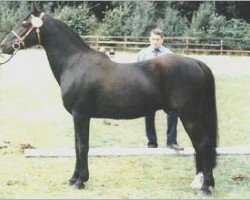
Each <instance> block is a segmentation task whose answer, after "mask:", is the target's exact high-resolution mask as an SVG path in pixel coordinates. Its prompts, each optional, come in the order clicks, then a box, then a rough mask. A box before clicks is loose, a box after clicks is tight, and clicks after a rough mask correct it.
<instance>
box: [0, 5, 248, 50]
mask: <svg viewBox="0 0 250 200" xmlns="http://www.w3.org/2000/svg"><path fill="white" fill-rule="evenodd" d="M35 4H36V6H37V7H38V8H39V9H42V10H44V11H45V12H46V13H47V14H49V15H52V16H54V17H55V18H58V19H59V20H62V21H64V22H65V23H66V24H68V25H69V26H70V27H71V28H73V29H74V30H75V31H76V32H78V33H79V34H80V35H97V34H98V35H114V36H125V35H126V36H136V37H140V36H148V35H149V32H150V31H151V30H152V29H153V28H156V27H158V28H160V29H162V30H163V31H164V35H165V36H195V37H203V38H205V37H209V38H211V39H213V38H222V39H224V40H225V39H227V40H228V38H241V39H244V40H245V42H242V41H239V42H237V43H233V42H230V41H229V40H228V41H227V42H226V43H227V44H226V47H227V48H240V49H249V48H250V44H249V40H248V39H246V38H250V24H249V23H248V22H247V21H245V20H243V19H238V18H237V17H238V16H241V15H242V13H243V11H244V12H245V10H246V9H245V7H246V5H248V4H246V3H245V2H171V1H159V2H158V1H113V2H107V3H106V4H100V5H105V6H106V7H105V8H104V7H102V6H99V3H97V4H96V3H94V4H93V2H78V1H74V2H72V1H50V2H42V1H37V2H35ZM223 6H224V7H223ZM29 7H30V6H29V3H28V1H2V2H1V4H0V40H1V38H3V37H4V36H5V35H6V34H7V33H9V32H10V30H11V29H12V28H13V26H14V25H15V24H17V22H18V21H19V20H20V19H22V18H23V17H24V16H25V15H26V14H27V13H28V12H29ZM97 8H98V10H100V11H102V12H101V13H100V12H99V14H97V13H96V9H97ZM218 13H222V14H224V15H219V14H218ZM100 16H102V17H100ZM244 16H245V15H244ZM233 17H234V18H233ZM246 20H248V21H249V19H246ZM197 42H199V41H197ZM243 43H244V44H243Z"/></svg>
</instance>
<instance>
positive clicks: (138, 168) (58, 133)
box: [0, 50, 250, 198]
mask: <svg viewBox="0 0 250 200" xmlns="http://www.w3.org/2000/svg"><path fill="white" fill-rule="evenodd" d="M30 58H32V59H30ZM201 58H202V59H203V57H201ZM204 59H205V62H206V63H207V64H208V65H209V66H211V67H213V69H215V72H216V73H215V78H216V93H217V107H218V119H219V137H220V139H219V145H220V146H240V145H249V144H250V137H249V132H250V126H249V124H250V123H249V122H250V105H249V102H250V89H249V85H250V75H249V73H246V74H244V73H240V74H239V73H235V74H236V75H234V74H233V73H231V74H230V73H228V74H227V73H226V74H223V73H219V72H217V71H216V69H218V68H219V67H221V66H219V64H221V65H223V66H225V71H227V70H228V69H230V68H233V69H234V67H237V69H238V70H239V71H241V70H245V69H246V66H248V65H249V60H247V59H246V58H245V57H244V58H243V59H241V58H240V57H237V59H236V58H235V57H233V58H231V57H218V58H216V59H217V60H218V61H220V62H215V60H216V59H215V58H214V57H206V58H204ZM237 63H240V64H239V65H237ZM216 67H218V68H216ZM220 71H223V69H222V68H220ZM235 72H237V70H236V71H235ZM165 116H166V115H165V113H163V112H162V111H159V112H157V116H156V127H157V132H158V138H159V144H160V147H164V146H165V131H166V117H165ZM90 131H91V134H90V147H121V146H122V147H145V145H146V137H145V135H144V134H145V133H144V119H143V118H139V119H136V120H119V121H118V120H109V119H108V120H104V119H92V121H91V130H90ZM0 132H1V134H0V163H1V165H0V169H1V173H0V198H198V197H199V196H198V195H197V192H195V191H192V190H190V188H189V184H190V182H191V180H192V178H193V175H194V172H195V168H194V162H193V157H176V156H139V157H138V156H135V157H91V158H90V177H91V178H90V181H89V182H88V183H87V184H86V189H85V190H82V191H75V190H72V188H70V187H68V186H67V180H68V178H69V177H70V176H71V173H72V172H73V168H74V164H75V163H74V162H75V161H74V158H32V159H31V158H25V157H24V155H23V154H22V151H23V149H24V148H27V147H36V148H39V147H44V148H46V147H51V148H56V147H65V148H71V147H73V146H74V133H73V123H72V119H71V116H70V115H69V114H68V113H67V112H66V111H65V110H64V108H63V106H62V100H61V97H60V90H59V87H58V86H57V84H56V81H55V80H54V78H53V76H52V73H51V72H50V69H49V66H48V63H47V60H46V59H45V54H44V52H40V51H38V50H28V51H23V52H20V53H19V54H17V55H16V57H15V58H14V60H12V61H11V62H10V63H9V64H7V65H5V66H4V68H1V71H0ZM178 141H179V143H180V144H181V145H182V146H184V147H189V146H191V144H190V140H189V138H188V137H187V134H186V133H185V131H184V129H183V127H182V124H181V122H179V124H178ZM249 161H250V158H249V156H248V155H246V156H219V157H218V167H217V168H216V169H215V178H216V189H215V190H214V192H213V196H212V197H213V198H246V197H248V198H249V197H250V195H249V192H248V190H249V188H250V187H249V186H250V180H249V174H250V173H249V172H250V171H249V169H250V162H249ZM234 177H235V180H234Z"/></svg>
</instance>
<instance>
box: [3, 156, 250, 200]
mask: <svg viewBox="0 0 250 200" xmlns="http://www.w3.org/2000/svg"><path fill="white" fill-rule="evenodd" d="M249 163H250V157H249V156H240V157H239V156H219V157H218V167H217V168H216V169H215V170H214V175H215V177H216V188H215V189H214V191H213V195H212V196H211V198H230V199H231V198H232V199H234V198H237V199H239V198H249V197H250V194H249V187H250V180H249V173H250V168H249ZM73 165H74V159H73V158H57V159H54V158H36V159H26V158H24V157H23V156H22V155H6V156H3V157H1V174H0V198H1V199H2V198H11V199H12V198H32V199H33V198H39V199H41V198H42V199H43V198H67V199H68V198H71V199H72V198H84V199H90V198H98V199H103V198H105V199H114V198H115V199H119V198H122V199H126V198H132V199H135V198H142V199H147V198H150V199H152V198H154V199H158V198H160V199H163V198H164V199H173V198H185V199H187V198H191V199H194V198H199V194H198V191H195V190H191V189H190V188H189V184H190V182H191V180H192V178H193V172H194V166H193V158H192V157H178V156H172V157H171V156H132V157H90V158H89V168H90V174H91V178H90V180H89V182H87V183H86V186H85V189H84V190H81V191H76V190H73V189H72V188H71V187H68V186H67V178H69V177H70V175H71V172H72V171H71V170H72V169H73V167H74V166H73ZM10 169H11V170H10ZM31 169H32V170H31ZM235 177H243V178H242V179H239V180H234V179H235Z"/></svg>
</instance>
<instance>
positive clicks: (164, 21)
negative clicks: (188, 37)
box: [157, 7, 188, 36]
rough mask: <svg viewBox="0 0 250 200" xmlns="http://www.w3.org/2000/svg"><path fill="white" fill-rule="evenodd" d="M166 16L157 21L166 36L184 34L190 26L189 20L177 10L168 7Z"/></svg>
mask: <svg viewBox="0 0 250 200" xmlns="http://www.w3.org/2000/svg"><path fill="white" fill-rule="evenodd" d="M164 13H165V14H164V17H163V18H160V19H159V20H158V21H157V24H158V27H159V28H160V29H161V30H162V31H163V32H164V35H165V36H182V35H183V34H184V33H185V32H186V31H187V28H188V25H187V24H188V21H187V19H186V18H184V17H181V16H180V15H179V12H178V11H177V10H174V9H172V8H170V7H167V8H166V9H165V12H164Z"/></svg>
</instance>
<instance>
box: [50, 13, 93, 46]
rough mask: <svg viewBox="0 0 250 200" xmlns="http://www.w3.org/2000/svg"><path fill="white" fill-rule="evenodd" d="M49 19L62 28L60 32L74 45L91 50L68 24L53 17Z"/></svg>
mask: <svg viewBox="0 0 250 200" xmlns="http://www.w3.org/2000/svg"><path fill="white" fill-rule="evenodd" d="M49 18H50V20H53V22H54V23H56V24H57V26H58V27H59V28H60V31H62V32H63V33H64V34H66V35H67V36H68V37H69V38H70V40H71V41H72V42H73V43H75V44H78V45H79V46H81V47H83V48H85V49H90V47H89V46H88V45H87V44H86V43H85V42H84V41H83V39H82V38H81V37H80V36H79V34H77V33H76V32H75V31H74V30H73V29H72V28H71V27H69V26H68V25H67V24H65V23H64V22H62V21H60V20H58V19H55V18H52V17H49Z"/></svg>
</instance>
